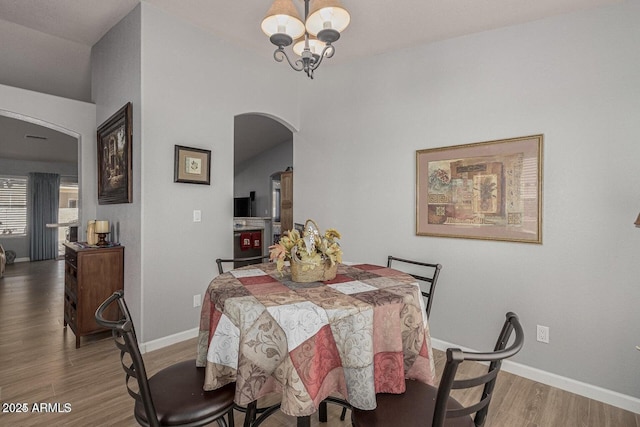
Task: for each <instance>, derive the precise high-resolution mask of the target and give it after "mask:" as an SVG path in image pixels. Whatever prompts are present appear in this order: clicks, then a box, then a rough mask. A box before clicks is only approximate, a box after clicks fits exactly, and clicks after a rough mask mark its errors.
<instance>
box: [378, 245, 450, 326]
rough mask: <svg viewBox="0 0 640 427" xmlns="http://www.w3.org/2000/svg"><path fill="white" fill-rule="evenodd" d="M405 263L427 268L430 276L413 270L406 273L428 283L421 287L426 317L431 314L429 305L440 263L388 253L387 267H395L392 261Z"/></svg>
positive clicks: (440, 266) (431, 301) (436, 281)
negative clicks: (425, 287) (425, 286)
mask: <svg viewBox="0 0 640 427" xmlns="http://www.w3.org/2000/svg"><path fill="white" fill-rule="evenodd" d="M394 262H395V263H405V264H411V265H415V266H418V267H420V268H421V269H427V270H428V271H429V272H430V274H431V275H430V276H427V275H425V274H424V273H416V272H414V271H408V274H410V275H411V276H413V277H414V278H415V279H417V280H419V281H422V282H425V283H427V285H428V289H426V290H424V289H421V291H420V292H421V293H422V296H423V297H425V298H426V300H427V302H426V307H425V308H426V312H427V318H428V317H429V316H430V315H431V305H432V304H433V295H434V294H435V290H436V284H437V283H438V277H439V276H440V270H442V265H440V264H433V263H429V262H422V261H415V260H410V259H406V258H399V257H396V256H393V255H389V256H388V257H387V267H389V268H396V267H395V266H393V263H394Z"/></svg>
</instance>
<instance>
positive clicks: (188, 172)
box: [173, 145, 211, 185]
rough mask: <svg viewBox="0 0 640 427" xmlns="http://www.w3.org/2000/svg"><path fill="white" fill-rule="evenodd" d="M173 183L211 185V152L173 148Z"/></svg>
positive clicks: (179, 146)
mask: <svg viewBox="0 0 640 427" xmlns="http://www.w3.org/2000/svg"><path fill="white" fill-rule="evenodd" d="M173 182H186V183H189V184H206V185H210V183H211V150H203V149H201V148H192V147H185V146H182V145H176V146H175V155H174V172H173Z"/></svg>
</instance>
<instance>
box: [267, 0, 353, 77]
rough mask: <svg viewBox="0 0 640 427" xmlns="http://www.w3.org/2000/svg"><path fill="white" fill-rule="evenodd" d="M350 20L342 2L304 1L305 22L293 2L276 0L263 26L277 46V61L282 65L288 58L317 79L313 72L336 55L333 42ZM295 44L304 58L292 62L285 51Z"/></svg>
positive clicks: (275, 55)
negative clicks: (324, 61) (323, 61)
mask: <svg viewBox="0 0 640 427" xmlns="http://www.w3.org/2000/svg"><path fill="white" fill-rule="evenodd" d="M309 3H311V9H309ZM350 21H351V16H349V12H347V10H346V9H345V8H344V7H342V4H341V3H340V0H304V23H303V22H302V20H301V19H300V15H299V14H298V9H297V8H296V6H295V5H294V4H293V0H274V2H273V4H272V5H271V8H270V9H269V11H268V12H267V16H266V17H265V18H264V19H263V20H262V25H261V27H262V31H264V33H265V34H266V35H267V36H268V37H269V40H270V41H271V43H273V44H274V45H276V46H277V49H276V50H275V51H274V52H273V58H274V59H275V60H276V61H278V62H282V61H284V60H285V59H286V60H287V62H288V63H289V65H290V66H291V68H293V69H294V70H296V71H304V72H305V73H306V74H307V76H308V77H309V78H311V79H313V72H314V71H315V70H316V68H318V67H319V66H320V64H321V63H322V60H323V59H324V58H325V57H326V58H331V57H332V56H333V54H334V53H335V48H334V47H333V43H334V42H335V41H337V40H338V39H339V38H340V33H341V32H342V31H344V29H345V28H347V26H348V25H349V22H350ZM294 41H295V44H294V45H293V52H294V53H295V54H297V55H298V56H300V58H299V59H296V60H295V61H291V59H290V58H289V55H288V54H287V52H286V51H285V50H284V48H285V47H287V46H290V45H291V44H293V43H294Z"/></svg>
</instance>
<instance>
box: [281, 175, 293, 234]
mask: <svg viewBox="0 0 640 427" xmlns="http://www.w3.org/2000/svg"><path fill="white" fill-rule="evenodd" d="M280 227H281V230H282V234H284V233H285V232H287V231H289V230H293V172H282V174H280Z"/></svg>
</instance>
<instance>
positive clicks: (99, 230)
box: [96, 221, 109, 246]
mask: <svg viewBox="0 0 640 427" xmlns="http://www.w3.org/2000/svg"><path fill="white" fill-rule="evenodd" d="M96 234H97V235H98V243H96V244H97V245H98V246H107V245H108V244H109V242H107V240H106V237H107V234H109V221H96Z"/></svg>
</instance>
